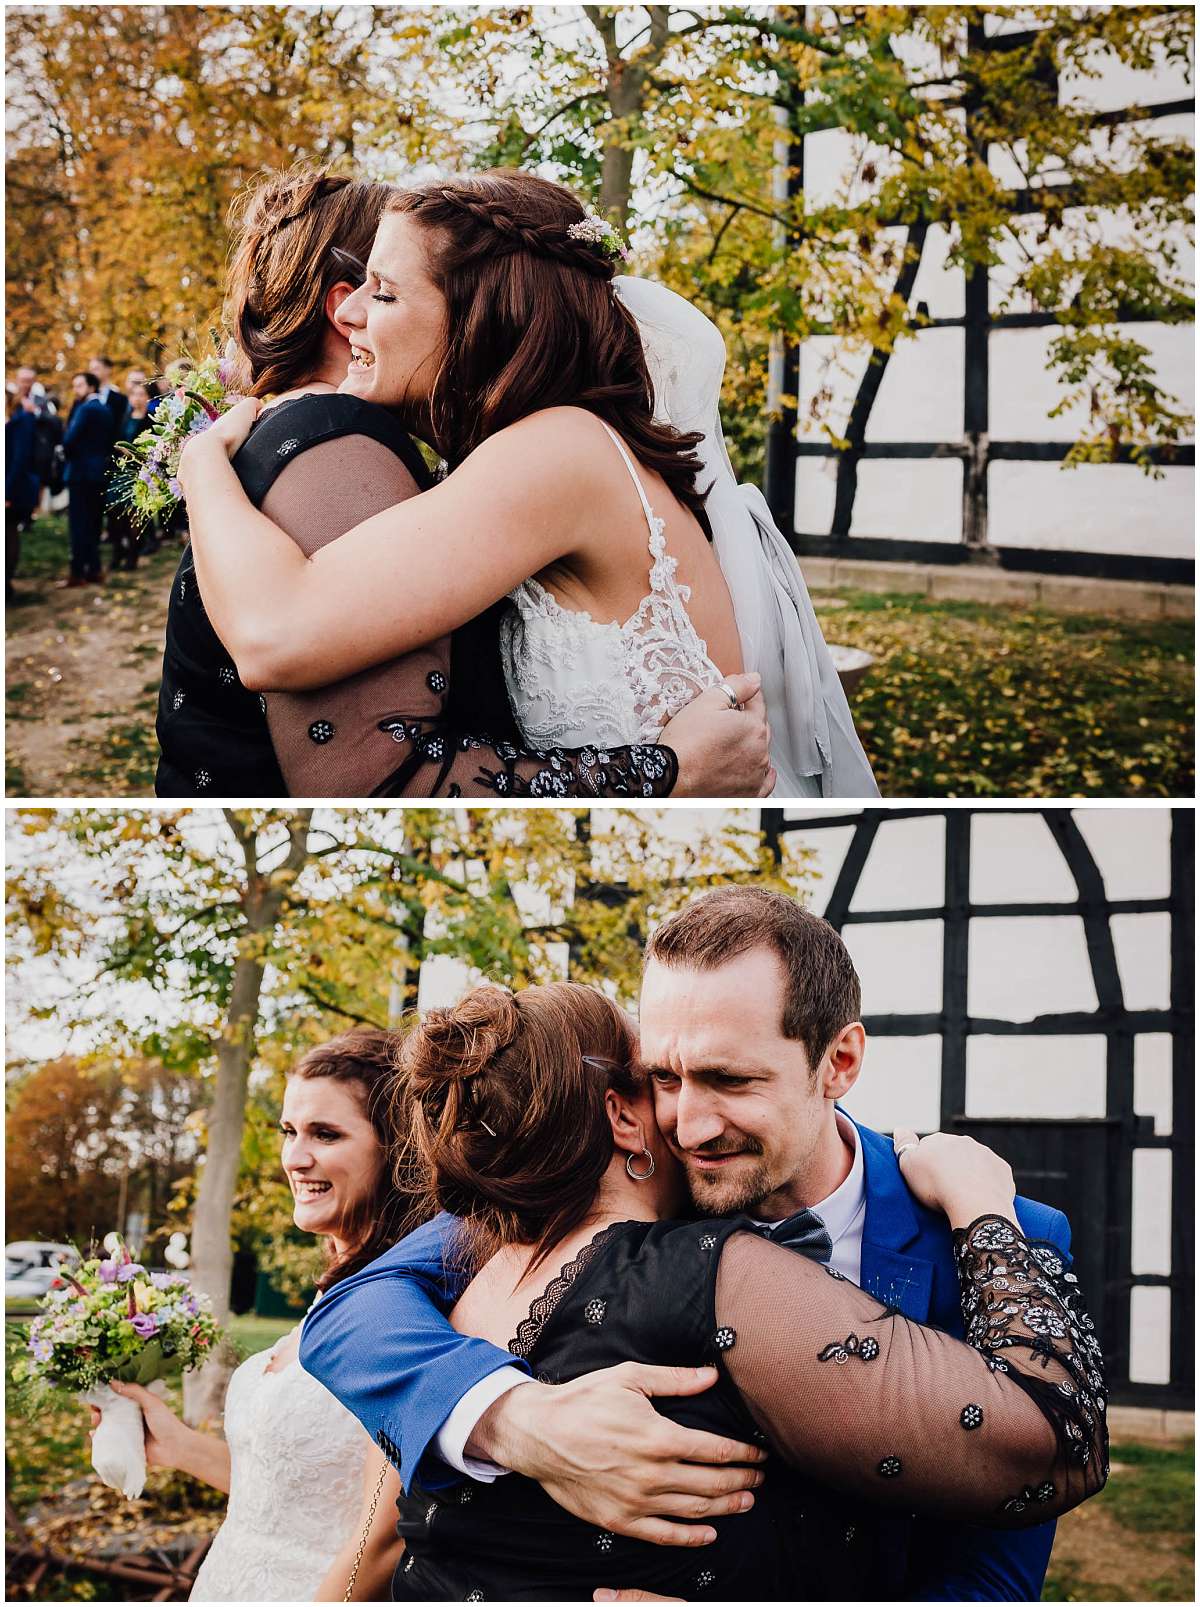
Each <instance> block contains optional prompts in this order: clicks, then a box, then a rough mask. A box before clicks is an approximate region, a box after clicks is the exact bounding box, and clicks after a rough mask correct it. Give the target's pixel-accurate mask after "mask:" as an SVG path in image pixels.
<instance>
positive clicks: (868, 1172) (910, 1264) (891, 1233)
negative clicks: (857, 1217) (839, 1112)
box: [854, 1122, 934, 1322]
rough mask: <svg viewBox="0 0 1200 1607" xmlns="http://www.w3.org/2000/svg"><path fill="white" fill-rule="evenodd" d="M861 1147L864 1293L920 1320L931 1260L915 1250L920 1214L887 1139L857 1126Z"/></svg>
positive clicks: (925, 1311)
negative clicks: (864, 1201)
mask: <svg viewBox="0 0 1200 1607" xmlns="http://www.w3.org/2000/svg"><path fill="white" fill-rule="evenodd" d="M854 1125H855V1127H856V1128H858V1139H859V1143H860V1144H861V1145H862V1147H863V1171H864V1177H863V1181H864V1185H865V1189H866V1197H867V1203H866V1215H865V1217H864V1220H863V1237H862V1273H861V1277H860V1280H859V1281H860V1283H861V1285H862V1287H863V1288H864V1289H865V1290H866V1291H867V1293H868V1294H869V1295H873V1296H874V1297H875V1299H876V1300H879V1301H882V1302H883V1304H884V1305H885V1306H893V1307H894V1308H895V1309H896V1310H897V1311H901V1312H903V1313H904V1315H905V1316H906V1317H912V1318H914V1319H915V1320H916V1321H917V1322H924V1321H925V1320H926V1319H927V1318H928V1316H929V1307H930V1303H931V1301H932V1298H933V1271H934V1269H933V1262H932V1261H929V1260H927V1259H926V1258H925V1257H924V1256H922V1255H920V1254H918V1253H916V1252H917V1250H918V1248H919V1240H920V1237H921V1219H920V1217H919V1216H918V1215H917V1210H916V1206H915V1205H914V1203H913V1199H912V1196H911V1195H910V1194H909V1192H908V1189H907V1188H906V1187H905V1183H904V1179H903V1178H902V1177H901V1175H900V1167H899V1165H898V1164H897V1161H896V1157H895V1155H894V1153H893V1151H892V1146H891V1144H890V1143H889V1142H888V1141H887V1139H885V1138H883V1137H881V1135H880V1134H879V1133H875V1132H872V1130H871V1129H870V1128H869V1127H862V1126H859V1124H858V1122H855V1123H854Z"/></svg>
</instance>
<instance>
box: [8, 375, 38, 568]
mask: <svg viewBox="0 0 1200 1607" xmlns="http://www.w3.org/2000/svg"><path fill="white" fill-rule="evenodd" d="M36 408H37V404H36V403H35V402H34V401H33V399H32V397H30V396H29V395H28V393H26V395H24V396H22V395H21V392H20V389H19V384H18V388H17V389H16V390H15V391H14V392H13V393H12V394H11V395H10V396H9V398H8V417H7V418H6V419H5V422H4V595H5V596H6V597H11V596H12V583H13V576H14V575H15V574H16V572H17V564H18V563H19V562H20V558H21V532H22V530H23V529H24V528H25V526H26V525H27V524H28V523H29V521H30V519H32V518H33V510H34V509H35V508H36V507H37V499H38V494H39V492H40V490H41V486H40V483H39V481H38V477H37V473H36V472H35V468H34V456H35V450H36V446H37V412H36Z"/></svg>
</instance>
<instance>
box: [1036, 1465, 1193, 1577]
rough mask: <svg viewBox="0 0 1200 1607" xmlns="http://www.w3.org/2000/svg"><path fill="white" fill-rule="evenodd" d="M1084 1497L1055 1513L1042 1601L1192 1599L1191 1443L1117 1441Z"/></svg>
mask: <svg viewBox="0 0 1200 1607" xmlns="http://www.w3.org/2000/svg"><path fill="white" fill-rule="evenodd" d="M1111 1465H1112V1472H1111V1474H1110V1476H1109V1481H1108V1483H1107V1484H1106V1485H1105V1487H1104V1489H1103V1490H1102V1491H1101V1492H1100V1494H1099V1495H1098V1496H1096V1497H1095V1498H1094V1499H1093V1500H1091V1501H1085V1502H1084V1504H1083V1506H1081V1507H1077V1508H1076V1509H1075V1511H1074V1512H1068V1513H1067V1515H1066V1517H1065V1518H1062V1519H1060V1520H1059V1525H1058V1536H1057V1539H1056V1540H1055V1544H1054V1554H1053V1556H1052V1557H1051V1560H1050V1573H1049V1575H1048V1577H1047V1580H1046V1589H1045V1592H1044V1597H1043V1599H1044V1600H1046V1601H1195V1599H1196V1566H1195V1489H1196V1479H1195V1446H1194V1443H1193V1442H1192V1441H1191V1440H1180V1441H1174V1442H1171V1443H1168V1444H1163V1443H1161V1442H1158V1443H1155V1444H1146V1443H1141V1442H1139V1441H1135V1440H1128V1441H1119V1442H1117V1443H1115V1444H1114V1445H1113V1447H1112V1463H1111Z"/></svg>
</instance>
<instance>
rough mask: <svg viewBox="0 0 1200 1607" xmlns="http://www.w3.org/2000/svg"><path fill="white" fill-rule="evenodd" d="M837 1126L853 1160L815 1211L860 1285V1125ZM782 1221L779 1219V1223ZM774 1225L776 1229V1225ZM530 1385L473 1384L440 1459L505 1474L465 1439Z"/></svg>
mask: <svg viewBox="0 0 1200 1607" xmlns="http://www.w3.org/2000/svg"><path fill="white" fill-rule="evenodd" d="M837 1125H838V1132H839V1133H841V1135H842V1137H843V1138H844V1139H845V1140H846V1142H847V1143H848V1144H852V1145H853V1147H854V1159H853V1161H852V1162H851V1163H850V1170H849V1171H848V1172H847V1173H846V1176H845V1177H844V1178H843V1179H842V1181H841V1182H840V1183H839V1184H838V1186H837V1188H835V1189H834V1191H833V1193H832V1194H830V1195H828V1196H827V1197H826V1198H825V1199H823V1200H820V1201H818V1203H817V1204H816V1205H814V1206H813V1207H812V1210H813V1213H814V1214H815V1215H816V1216H819V1217H820V1218H821V1221H822V1222H823V1223H824V1226H825V1231H826V1232H827V1233H828V1234H829V1237H830V1238H831V1239H832V1240H833V1251H832V1254H831V1255H830V1257H829V1265H830V1266H831V1267H832V1268H833V1270H834V1272H840V1273H841V1274H842V1277H843V1278H849V1279H850V1281H851V1283H858V1282H859V1280H860V1278H861V1276H862V1235H863V1222H864V1220H865V1218H866V1214H867V1189H866V1177H865V1173H864V1169H863V1153H862V1145H861V1144H860V1143H859V1141H858V1129H857V1128H856V1127H855V1125H854V1123H853V1122H852V1121H851V1120H850V1119H849V1117H848V1116H843V1115H842V1113H841V1111H840V1110H839V1111H838V1112H837ZM783 1220H784V1218H782V1217H781V1218H780V1221H783ZM770 1225H771V1226H772V1227H774V1226H775V1225H776V1224H775V1223H771V1224H770ZM529 1383H532V1379H531V1378H530V1377H529V1374H528V1373H523V1372H521V1371H520V1369H519V1368H516V1367H500V1368H497V1370H496V1371H495V1372H494V1373H489V1374H488V1376H487V1377H486V1378H481V1379H480V1380H479V1382H478V1383H477V1384H473V1385H472V1386H471V1388H470V1389H469V1390H468V1391H467V1392H466V1394H465V1395H464V1396H463V1397H462V1399H461V1400H460V1401H459V1403H458V1405H457V1406H456V1407H455V1408H454V1410H453V1411H452V1412H451V1413H450V1415H449V1417H447V1419H446V1421H445V1422H444V1423H443V1424H442V1426H441V1428H440V1429H439V1430H438V1432H437V1438H436V1440H435V1441H434V1445H435V1447H436V1449H437V1453H438V1455H439V1456H440V1457H441V1459H442V1461H443V1462H446V1463H448V1464H449V1466H450V1467H452V1468H456V1469H457V1470H458V1472H459V1473H465V1474H466V1475H467V1476H468V1477H469V1478H472V1479H476V1480H478V1481H479V1483H481V1484H490V1483H491V1482H492V1480H493V1479H495V1478H496V1477H497V1476H498V1475H499V1474H501V1473H507V1472H508V1469H507V1468H502V1467H498V1466H497V1465H496V1463H494V1462H482V1461H480V1460H478V1459H477V1458H476V1457H473V1456H468V1455H467V1454H466V1451H467V1441H468V1440H469V1439H470V1438H471V1435H472V1434H473V1433H474V1432H475V1425H476V1423H478V1421H479V1419H480V1418H481V1417H482V1416H483V1414H484V1412H486V1411H487V1409H488V1407H489V1406H491V1405H492V1403H493V1402H494V1401H497V1400H499V1399H500V1397H501V1395H505V1394H507V1393H508V1391H509V1390H510V1389H513V1388H514V1387H515V1386H516V1385H517V1384H529Z"/></svg>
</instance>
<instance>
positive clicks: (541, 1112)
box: [392, 982, 642, 1270]
mask: <svg viewBox="0 0 1200 1607" xmlns="http://www.w3.org/2000/svg"><path fill="white" fill-rule="evenodd" d="M399 1067H400V1076H399V1078H398V1080H397V1082H396V1084H395V1087H394V1092H393V1105H392V1125H393V1128H394V1130H395V1131H396V1133H397V1135H398V1139H399V1143H400V1147H401V1153H400V1159H399V1161H398V1163H397V1182H398V1186H399V1188H400V1192H401V1193H403V1194H411V1195H412V1196H413V1197H414V1198H415V1199H416V1200H417V1207H416V1210H415V1212H414V1218H413V1220H414V1221H417V1220H427V1219H428V1218H429V1217H430V1216H432V1215H433V1214H434V1213H435V1212H437V1211H451V1212H453V1213H454V1214H455V1215H456V1216H458V1217H459V1218H460V1219H461V1220H462V1223H463V1227H464V1230H465V1231H464V1234H463V1236H462V1238H461V1240H460V1243H459V1246H458V1248H459V1252H460V1253H461V1254H462V1255H463V1256H464V1258H465V1262H466V1265H467V1267H468V1269H469V1270H474V1269H476V1268H478V1267H479V1266H482V1265H483V1263H484V1262H485V1261H487V1260H488V1259H489V1257H490V1256H492V1255H494V1254H495V1252H496V1251H497V1250H498V1249H500V1248H501V1247H502V1246H504V1245H506V1244H528V1245H532V1246H533V1256H532V1260H531V1268H532V1267H534V1266H536V1265H537V1264H538V1263H539V1262H540V1261H541V1260H542V1259H543V1257H544V1256H545V1255H546V1254H547V1252H548V1251H549V1250H551V1249H552V1248H553V1246H554V1245H555V1244H557V1243H558V1242H559V1241H560V1240H561V1239H563V1238H564V1237H565V1236H566V1235H567V1234H569V1233H571V1232H573V1231H574V1229H575V1228H577V1227H578V1226H579V1225H580V1223H581V1222H583V1221H584V1220H585V1219H586V1217H587V1215H588V1212H589V1211H590V1209H591V1208H592V1205H593V1202H594V1200H595V1196H596V1190H597V1188H598V1187H599V1184H600V1179H601V1178H602V1177H603V1175H604V1172H605V1170H606V1169H607V1167H608V1164H609V1162H610V1161H611V1159H612V1154H613V1139H612V1127H611V1125H610V1122H609V1119H608V1115H607V1112H606V1110H605V1104H604V1096H605V1093H606V1091H607V1090H608V1089H609V1088H615V1089H616V1090H617V1091H618V1092H619V1093H621V1094H623V1095H625V1096H631V1095H633V1094H634V1093H636V1091H637V1089H638V1088H639V1087H640V1086H641V1080H642V1077H641V1072H640V1070H639V1069H638V1067H637V1055H636V1038H635V1036H634V1031H633V1028H632V1026H631V1024H630V1021H629V1018H628V1017H627V1016H626V1014H625V1012H624V1011H623V1010H621V1009H620V1007H619V1006H618V1005H616V1004H614V1003H613V1002H612V1000H611V999H609V998H607V997H606V996H605V995H604V994H603V993H600V992H598V991H597V990H596V989H594V988H586V987H582V986H580V984H578V983H575V982H555V983H550V984H549V985H547V986H545V987H530V988H525V989H524V990H523V991H522V992H521V993H519V994H515V995H514V994H512V993H509V992H508V990H507V989H504V988H497V987H490V986H484V987H478V988H473V989H472V990H471V991H470V992H469V993H468V994H466V996H465V997H464V998H463V999H461V1000H460V1001H459V1003H458V1004H456V1005H453V1006H452V1007H451V1008H450V1009H448V1010H430V1011H428V1012H427V1014H426V1015H425V1016H424V1017H423V1018H422V1019H420V1020H419V1021H417V1022H416V1023H415V1024H414V1025H413V1027H412V1029H411V1031H410V1032H409V1034H408V1036H407V1037H406V1038H405V1040H404V1044H403V1047H402V1049H401V1051H400V1057H399ZM422 1193H423V1197H422Z"/></svg>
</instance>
